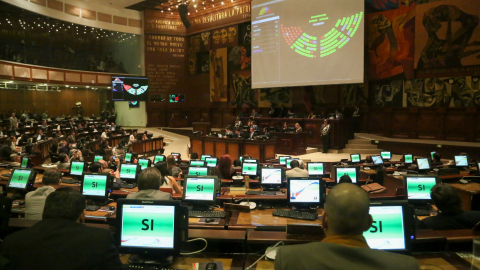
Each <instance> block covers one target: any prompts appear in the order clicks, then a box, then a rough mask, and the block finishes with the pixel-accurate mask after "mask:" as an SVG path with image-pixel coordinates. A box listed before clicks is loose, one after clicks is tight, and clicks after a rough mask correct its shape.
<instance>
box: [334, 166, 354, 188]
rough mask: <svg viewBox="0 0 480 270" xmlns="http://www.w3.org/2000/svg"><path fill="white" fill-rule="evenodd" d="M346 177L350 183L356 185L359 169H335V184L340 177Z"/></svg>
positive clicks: (352, 167) (351, 167)
mask: <svg viewBox="0 0 480 270" xmlns="http://www.w3.org/2000/svg"><path fill="white" fill-rule="evenodd" d="M344 175H348V176H350V179H352V183H354V184H355V183H357V182H358V180H360V179H359V178H360V167H357V166H349V167H335V183H338V181H340V177H342V176H344Z"/></svg>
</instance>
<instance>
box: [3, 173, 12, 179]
mask: <svg viewBox="0 0 480 270" xmlns="http://www.w3.org/2000/svg"><path fill="white" fill-rule="evenodd" d="M2 176H3V177H7V178H10V177H12V174H11V173H4V174H2Z"/></svg>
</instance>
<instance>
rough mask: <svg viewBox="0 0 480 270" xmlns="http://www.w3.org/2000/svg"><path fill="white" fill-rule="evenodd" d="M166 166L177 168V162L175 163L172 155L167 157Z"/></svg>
mask: <svg viewBox="0 0 480 270" xmlns="http://www.w3.org/2000/svg"><path fill="white" fill-rule="evenodd" d="M167 165H168V167H175V166H177V162H176V161H175V157H174V156H172V155H169V156H167Z"/></svg>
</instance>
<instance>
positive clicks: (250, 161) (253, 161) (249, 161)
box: [243, 159, 258, 163]
mask: <svg viewBox="0 0 480 270" xmlns="http://www.w3.org/2000/svg"><path fill="white" fill-rule="evenodd" d="M243 162H245V163H257V162H258V161H257V160H256V159H245V160H244V161H243Z"/></svg>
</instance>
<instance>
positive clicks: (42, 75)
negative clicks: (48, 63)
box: [32, 68, 48, 80]
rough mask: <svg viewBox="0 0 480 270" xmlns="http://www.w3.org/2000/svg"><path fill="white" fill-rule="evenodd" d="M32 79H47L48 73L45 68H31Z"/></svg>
mask: <svg viewBox="0 0 480 270" xmlns="http://www.w3.org/2000/svg"><path fill="white" fill-rule="evenodd" d="M32 79H34V80H48V74H47V70H46V69H36V68H32Z"/></svg>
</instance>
